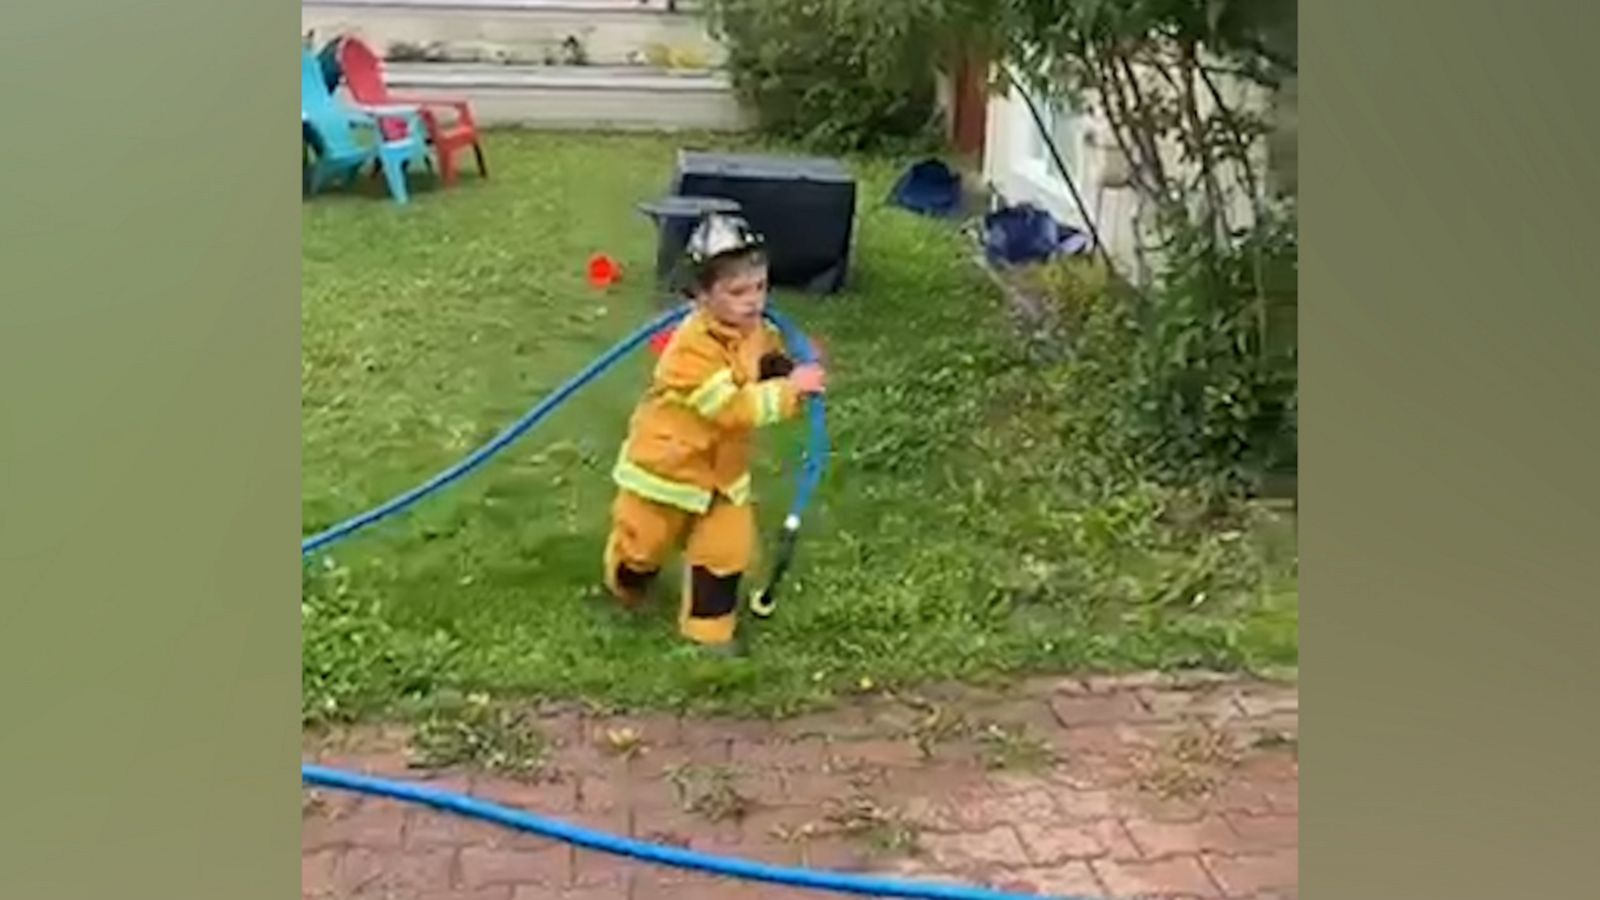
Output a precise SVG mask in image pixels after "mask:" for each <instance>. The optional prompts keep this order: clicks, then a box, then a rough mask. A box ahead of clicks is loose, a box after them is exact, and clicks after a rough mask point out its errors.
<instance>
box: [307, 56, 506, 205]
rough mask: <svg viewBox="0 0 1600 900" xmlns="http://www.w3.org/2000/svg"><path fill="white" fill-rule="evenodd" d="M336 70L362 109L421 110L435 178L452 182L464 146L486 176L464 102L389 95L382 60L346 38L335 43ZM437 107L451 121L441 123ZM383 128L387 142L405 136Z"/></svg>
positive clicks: (391, 125) (474, 128) (400, 129)
mask: <svg viewBox="0 0 1600 900" xmlns="http://www.w3.org/2000/svg"><path fill="white" fill-rule="evenodd" d="M339 68H340V69H341V70H342V71H343V73H344V83H345V86H346V87H348V88H349V89H350V96H352V97H354V98H355V100H356V102H357V103H359V104H361V105H362V106H367V105H368V104H376V105H393V104H405V105H408V106H415V107H417V108H418V109H419V110H420V111H421V113H422V123H423V126H424V128H426V130H427V135H428V141H429V142H430V143H432V144H433V150H434V153H435V154H436V155H437V156H438V157H439V177H440V179H441V180H443V181H444V183H445V184H454V183H455V180H456V158H455V157H456V153H457V152H459V151H462V150H465V149H467V148H468V147H471V148H472V153H473V156H474V157H476V159H477V161H478V174H479V175H480V176H481V177H484V178H488V177H489V166H488V163H486V162H485V161H484V158H483V145H482V144H480V143H479V141H478V126H477V123H476V122H474V120H473V118H472V107H471V105H470V104H469V103H468V102H467V101H466V100H465V99H463V98H459V97H422V96H416V95H411V94H406V95H401V94H392V93H390V92H389V86H388V84H387V83H386V82H385V81H384V78H383V60H381V59H379V58H378V54H376V53H374V52H373V51H372V48H371V47H368V46H367V45H366V44H364V43H362V42H361V41H360V40H358V39H356V38H353V37H349V36H346V37H344V38H342V39H341V40H340V41H339ZM439 108H447V109H451V110H454V112H455V121H454V122H453V123H450V124H445V122H444V121H443V120H442V119H441V117H440V116H439V114H438V113H437V112H436V111H435V110H437V109H439ZM383 129H384V137H385V138H389V139H396V138H399V137H401V136H403V135H404V133H405V132H404V129H403V127H402V126H400V125H399V124H398V123H387V122H386V123H384V125H383Z"/></svg>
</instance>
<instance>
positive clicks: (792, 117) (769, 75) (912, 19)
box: [707, 0, 938, 151]
mask: <svg viewBox="0 0 1600 900" xmlns="http://www.w3.org/2000/svg"><path fill="white" fill-rule="evenodd" d="M930 9H931V5H930V3H929V2H926V0H877V2H872V0H710V2H709V3H708V4H707V13H708V16H709V19H710V22H711V26H712V30H713V33H715V34H716V36H717V37H718V39H719V40H721V41H722V42H723V44H724V45H725V46H726V48H727V52H728V69H729V71H730V73H731V75H732V78H733V84H734V88H735V90H736V91H737V92H738V93H739V95H740V97H741V99H743V100H744V101H745V102H746V103H748V104H750V105H751V106H752V107H754V109H755V110H756V113H757V116H758V117H759V120H760V123H761V127H762V128H763V130H765V131H767V132H768V133H769V134H771V135H773V136H775V137H780V138H784V139H789V140H798V141H800V142H802V143H804V144H807V145H809V146H812V147H816V148H819V149H827V150H835V151H850V150H865V149H880V148H883V147H885V146H895V145H901V146H903V145H906V144H916V143H923V142H926V141H928V140H930V139H931V138H932V136H933V135H934V134H936V133H937V125H938V114H937V109H936V102H935V93H934V62H935V59H934V55H933V53H932V52H931V50H930V43H929V39H930V34H929V32H928V29H929V28H930V27H931V26H929V25H928V24H926V23H928V22H931V21H932V20H933V19H932V17H931V15H930Z"/></svg>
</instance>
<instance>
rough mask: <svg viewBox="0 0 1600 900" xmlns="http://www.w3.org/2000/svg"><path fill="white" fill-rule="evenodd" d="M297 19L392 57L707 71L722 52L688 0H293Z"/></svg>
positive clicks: (325, 35)
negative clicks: (672, 1)
mask: <svg viewBox="0 0 1600 900" xmlns="http://www.w3.org/2000/svg"><path fill="white" fill-rule="evenodd" d="M300 22H301V31H302V32H307V31H310V32H313V33H314V37H315V40H316V42H317V44H318V45H320V44H321V43H322V42H323V41H325V40H328V39H329V38H332V37H333V36H334V35H336V34H341V33H348V34H354V35H356V36H358V37H360V38H361V39H362V40H364V41H366V42H367V43H368V44H370V45H372V48H373V49H374V50H376V51H378V53H380V54H382V55H384V56H385V57H386V58H389V59H393V60H396V61H401V60H405V61H422V60H428V61H448V62H499V63H510V64H520V65H539V64H542V65H560V64H569V63H573V62H582V63H588V64H592V65H650V66H657V67H660V66H674V67H678V66H681V67H684V68H707V67H715V66H718V65H721V64H722V61H723V58H724V54H723V52H722V50H721V48H720V47H719V46H718V45H717V43H716V42H715V41H713V40H712V39H711V37H710V36H709V35H708V34H707V33H706V28H705V24H704V22H703V21H702V19H701V17H700V16H699V14H698V13H697V12H695V8H694V6H693V5H691V4H680V5H679V7H678V11H677V12H667V10H666V4H665V2H664V0H649V2H647V3H641V2H639V0H301V4H300ZM575 48H581V49H577V50H576V52H577V53H579V54H581V59H580V58H576V57H575V56H574V52H575Z"/></svg>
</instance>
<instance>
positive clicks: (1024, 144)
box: [983, 83, 1269, 280]
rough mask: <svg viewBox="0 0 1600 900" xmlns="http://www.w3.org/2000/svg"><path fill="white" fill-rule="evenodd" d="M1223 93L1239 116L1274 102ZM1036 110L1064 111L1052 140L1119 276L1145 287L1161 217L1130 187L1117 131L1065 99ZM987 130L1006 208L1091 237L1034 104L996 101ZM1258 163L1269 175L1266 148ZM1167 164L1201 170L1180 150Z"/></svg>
mask: <svg viewBox="0 0 1600 900" xmlns="http://www.w3.org/2000/svg"><path fill="white" fill-rule="evenodd" d="M1153 87H1154V86H1153V85H1152V88H1153ZM1219 89H1220V90H1221V91H1222V93H1223V95H1224V98H1225V99H1226V100H1227V102H1228V103H1229V105H1230V107H1232V108H1235V109H1239V108H1254V109H1260V108H1262V106H1263V104H1266V103H1268V102H1269V98H1268V97H1266V95H1265V94H1264V93H1262V92H1260V91H1257V90H1254V89H1252V88H1250V87H1247V86H1245V85H1242V84H1238V83H1234V84H1223V85H1219ZM1035 102H1036V103H1037V104H1038V105H1039V106H1040V108H1041V111H1042V112H1046V111H1047V110H1048V108H1049V107H1050V106H1052V105H1054V106H1055V107H1056V108H1057V110H1058V112H1057V116H1058V117H1057V118H1056V119H1055V121H1053V122H1050V123H1049V124H1050V125H1051V126H1052V132H1053V135H1052V136H1053V138H1054V140H1055V143H1056V145H1057V148H1058V149H1059V150H1060V152H1061V155H1062V158H1063V161H1064V162H1065V163H1066V165H1067V169H1068V171H1069V172H1070V173H1071V175H1072V182H1073V184H1075V185H1076V187H1077V189H1078V193H1079V196H1080V198H1081V200H1082V203H1083V207H1084V208H1086V209H1087V211H1088V214H1089V217H1090V218H1091V219H1092V220H1093V222H1094V225H1095V227H1096V228H1097V229H1098V230H1099V232H1100V238H1101V240H1102V241H1103V242H1104V244H1105V246H1106V249H1107V250H1108V251H1109V253H1110V255H1111V256H1112V258H1113V260H1114V261H1115V262H1116V264H1117V267H1118V269H1119V270H1120V271H1122V272H1123V273H1124V274H1127V275H1131V276H1133V277H1135V278H1138V279H1141V280H1142V279H1144V278H1147V277H1148V276H1149V274H1150V269H1151V268H1152V266H1153V265H1154V264H1155V263H1156V262H1157V261H1156V260H1155V259H1154V258H1153V255H1152V254H1150V253H1148V252H1141V248H1140V246H1139V244H1140V241H1139V239H1138V234H1139V233H1140V230H1143V231H1144V232H1146V233H1147V232H1148V226H1149V225H1150V216H1151V214H1152V213H1153V210H1151V209H1149V208H1148V204H1147V203H1145V202H1143V201H1142V200H1141V198H1140V197H1139V195H1138V193H1137V192H1136V191H1135V190H1134V189H1133V188H1132V187H1131V186H1130V185H1129V184H1128V181H1127V179H1128V165H1127V161H1126V158H1125V157H1124V156H1123V155H1122V153H1121V151H1120V150H1119V149H1118V147H1117V146H1116V139H1115V137H1114V136H1113V134H1112V132H1111V129H1110V127H1109V125H1108V124H1107V123H1106V122H1105V120H1104V119H1103V118H1102V117H1100V116H1098V115H1096V114H1093V113H1090V112H1085V111H1083V110H1082V109H1072V108H1071V107H1072V104H1071V102H1070V101H1067V100H1065V99H1064V98H1058V99H1057V101H1056V103H1055V104H1049V103H1047V102H1046V101H1045V100H1044V98H1035ZM986 124H987V128H986V134H985V141H984V143H985V153H984V157H983V177H984V180H985V182H986V183H987V185H988V186H989V188H990V189H991V190H993V191H994V192H996V193H998V194H999V195H1000V197H1001V198H1002V199H1003V200H1004V201H1006V202H1009V203H1013V204H1015V203H1032V204H1034V205H1035V206H1038V207H1040V208H1042V209H1044V210H1046V211H1048V212H1049V213H1050V214H1051V215H1052V216H1054V217H1055V218H1056V219H1057V220H1059V221H1061V222H1064V223H1066V224H1068V225H1071V226H1073V227H1075V228H1079V229H1083V230H1088V228H1087V225H1086V223H1085V222H1084V216H1083V213H1082V212H1081V211H1080V208H1079V205H1078V203H1077V202H1075V201H1074V200H1073V196H1072V192H1071V190H1070V189H1069V187H1068V185H1067V182H1066V181H1065V180H1064V179H1062V178H1061V176H1060V174H1059V171H1058V170H1057V168H1056V165H1055V163H1054V161H1053V160H1052V159H1051V158H1050V156H1049V155H1048V153H1047V152H1045V151H1044V149H1043V147H1042V144H1041V142H1040V141H1039V140H1038V138H1037V132H1038V126H1037V125H1036V124H1035V123H1034V121H1033V118H1032V116H1031V114H1030V113H1029V111H1028V105H1027V103H1026V102H1025V101H1024V100H1023V99H1022V98H1021V97H1020V96H1018V95H1017V94H1016V92H1015V89H1014V88H1013V89H1010V90H1008V91H1007V92H1005V93H1003V94H999V95H996V96H993V97H991V98H990V100H989V106H988V115H987V123H986ZM1256 155H1257V156H1258V157H1259V159H1258V160H1257V161H1256V163H1255V165H1254V168H1255V169H1256V171H1257V172H1259V173H1265V172H1266V171H1267V162H1268V158H1267V147H1266V145H1265V143H1263V145H1262V146H1261V147H1260V148H1259V152H1258V153H1257V154H1256ZM1162 156H1163V157H1164V161H1165V162H1166V164H1167V166H1168V167H1169V168H1172V169H1180V170H1181V169H1188V170H1190V171H1192V170H1193V167H1192V166H1188V165H1187V164H1184V163H1182V162H1181V161H1180V159H1179V153H1178V149H1177V148H1176V147H1175V146H1169V147H1163V148H1162ZM1226 168H1228V169H1233V168H1234V167H1226ZM1229 179H1233V181H1234V182H1236V181H1237V175H1236V174H1234V173H1232V172H1227V173H1224V181H1225V184H1224V187H1225V189H1227V190H1228V191H1229V194H1230V195H1231V196H1232V197H1233V202H1232V204H1231V207H1230V209H1229V219H1230V221H1233V222H1239V223H1241V224H1242V223H1247V222H1248V221H1249V219H1250V214H1251V210H1252V204H1251V202H1250V199H1249V195H1248V193H1247V192H1246V191H1243V190H1238V189H1237V188H1238V187H1239V185H1238V184H1237V183H1229ZM1136 226H1139V227H1138V228H1136Z"/></svg>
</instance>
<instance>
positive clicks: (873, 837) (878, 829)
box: [824, 794, 920, 856]
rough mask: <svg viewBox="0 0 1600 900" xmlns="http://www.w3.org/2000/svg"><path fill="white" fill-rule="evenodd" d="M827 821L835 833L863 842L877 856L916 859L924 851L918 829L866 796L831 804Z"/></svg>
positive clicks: (826, 817) (894, 811)
mask: <svg viewBox="0 0 1600 900" xmlns="http://www.w3.org/2000/svg"><path fill="white" fill-rule="evenodd" d="M824 821H826V822H827V823H828V826H829V828H830V829H831V830H832V832H833V833H835V834H841V835H844V836H846V837H851V838H856V839H858V840H861V841H863V842H865V843H866V844H867V846H868V847H869V848H870V849H871V850H872V851H873V852H874V853H879V854H884V855H895V856H900V855H914V854H916V853H917V852H918V851H919V849H920V847H919V840H918V839H919V832H918V829H917V826H916V825H915V824H913V823H912V822H910V821H908V820H907V819H906V818H905V816H904V815H903V814H901V812H900V811H899V810H898V809H894V808H891V807H885V806H883V805H881V804H880V803H878V801H876V800H874V799H873V798H872V797H869V796H867V795H865V794H856V795H855V796H852V797H848V798H845V799H843V800H831V801H829V803H828V805H827V810H826V812H825V814H824Z"/></svg>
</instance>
